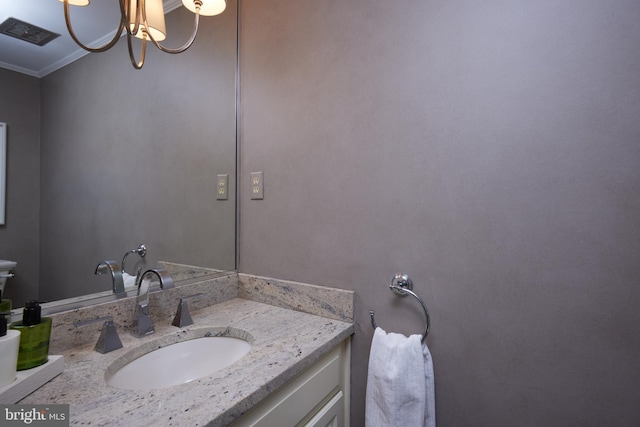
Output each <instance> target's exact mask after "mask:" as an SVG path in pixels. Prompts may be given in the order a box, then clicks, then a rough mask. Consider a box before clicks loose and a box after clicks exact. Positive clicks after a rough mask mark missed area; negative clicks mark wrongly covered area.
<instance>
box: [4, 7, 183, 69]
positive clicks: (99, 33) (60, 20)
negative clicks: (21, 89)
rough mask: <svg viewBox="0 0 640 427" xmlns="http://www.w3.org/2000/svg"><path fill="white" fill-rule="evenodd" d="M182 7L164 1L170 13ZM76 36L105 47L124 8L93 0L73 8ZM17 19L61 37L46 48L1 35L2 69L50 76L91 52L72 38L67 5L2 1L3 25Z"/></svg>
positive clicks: (86, 41)
mask: <svg viewBox="0 0 640 427" xmlns="http://www.w3.org/2000/svg"><path fill="white" fill-rule="evenodd" d="M181 5H182V3H181V1H180V0H164V10H165V13H168V12H170V11H172V10H174V9H176V8H178V7H180V6H181ZM70 10H71V23H72V25H73V31H74V32H75V34H76V36H77V37H78V38H79V39H80V41H82V42H83V43H85V44H87V45H89V46H98V45H102V44H104V43H105V42H106V41H108V40H110V39H111V38H112V37H113V34H114V32H115V30H116V29H117V27H118V23H119V19H120V17H119V15H120V7H119V6H118V2H117V1H116V0H93V2H92V3H91V4H90V5H89V6H86V7H73V6H71V7H70ZM7 18H16V19H19V20H21V21H26V22H28V23H30V24H33V25H36V26H38V27H41V28H44V29H46V30H49V31H52V32H54V33H58V34H60V37H57V38H56V39H54V40H53V41H51V42H49V43H48V44H46V45H44V46H37V45H35V44H32V43H28V42H25V41H22V40H19V39H17V38H14V37H10V36H7V35H5V34H0V67H1V68H6V69H9V70H12V71H17V72H19V73H23V74H28V75H30V76H34V77H44V76H46V75H47V74H49V73H51V72H53V71H55V70H57V69H59V68H62V67H64V66H65V65H67V64H69V63H71V62H73V61H75V60H77V59H79V58H81V57H83V56H84V55H86V54H88V53H89V52H87V51H85V50H84V49H82V48H80V47H79V46H78V45H77V44H76V43H75V42H74V41H73V40H72V39H71V37H70V36H69V34H68V32H67V28H66V26H65V22H64V6H63V4H62V3H61V2H60V1H57V0H0V23H2V22H4V21H5V20H6V19H7Z"/></svg>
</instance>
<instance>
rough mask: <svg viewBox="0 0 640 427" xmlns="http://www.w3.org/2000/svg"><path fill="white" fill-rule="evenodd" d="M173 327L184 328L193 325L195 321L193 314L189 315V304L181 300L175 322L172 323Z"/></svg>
mask: <svg viewBox="0 0 640 427" xmlns="http://www.w3.org/2000/svg"><path fill="white" fill-rule="evenodd" d="M171 324H172V325H173V326H177V327H178V328H182V327H184V326H189V325H193V319H192V318H191V314H189V306H188V305H187V302H186V301H185V300H184V299H182V298H180V302H179V303H178V311H176V315H175V317H174V318H173V322H171Z"/></svg>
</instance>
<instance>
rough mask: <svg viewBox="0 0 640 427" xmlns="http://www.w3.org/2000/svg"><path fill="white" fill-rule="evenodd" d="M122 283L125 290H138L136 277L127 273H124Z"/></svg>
mask: <svg viewBox="0 0 640 427" xmlns="http://www.w3.org/2000/svg"><path fill="white" fill-rule="evenodd" d="M122 281H123V282H124V289H125V290H127V291H128V290H129V289H135V288H136V276H132V275H130V274H129V273H127V272H124V273H122Z"/></svg>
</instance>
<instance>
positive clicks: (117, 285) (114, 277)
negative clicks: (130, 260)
mask: <svg viewBox="0 0 640 427" xmlns="http://www.w3.org/2000/svg"><path fill="white" fill-rule="evenodd" d="M106 272H110V273H111V281H112V284H113V293H114V294H120V293H123V292H124V280H123V279H122V270H121V269H120V266H119V265H118V263H117V262H115V261H114V260H111V259H108V260H104V261H101V262H100V263H99V264H98V265H97V266H96V271H95V274H104V273H106Z"/></svg>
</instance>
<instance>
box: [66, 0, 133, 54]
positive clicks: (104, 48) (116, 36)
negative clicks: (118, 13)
mask: <svg viewBox="0 0 640 427" xmlns="http://www.w3.org/2000/svg"><path fill="white" fill-rule="evenodd" d="M64 20H65V23H66V24H67V31H69V35H70V36H71V38H72V39H73V41H74V42H76V44H77V45H78V46H80V47H81V48H83V49H84V50H87V51H89V52H93V53H99V52H106V51H107V50H109V49H111V48H112V47H113V46H115V44H116V43H117V42H118V39H119V38H120V35H121V34H122V30H123V29H124V26H125V25H124V20H123V19H122V18H120V24H119V25H118V29H117V30H116V33H115V34H114V35H113V39H111V41H110V42H109V43H107V44H105V45H104V46H100V47H95V48H94V47H89V46H86V45H84V44H83V43H82V42H81V41H80V40H78V38H77V37H76V35H75V33H74V32H73V27H72V26H71V16H70V14H69V0H64Z"/></svg>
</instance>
